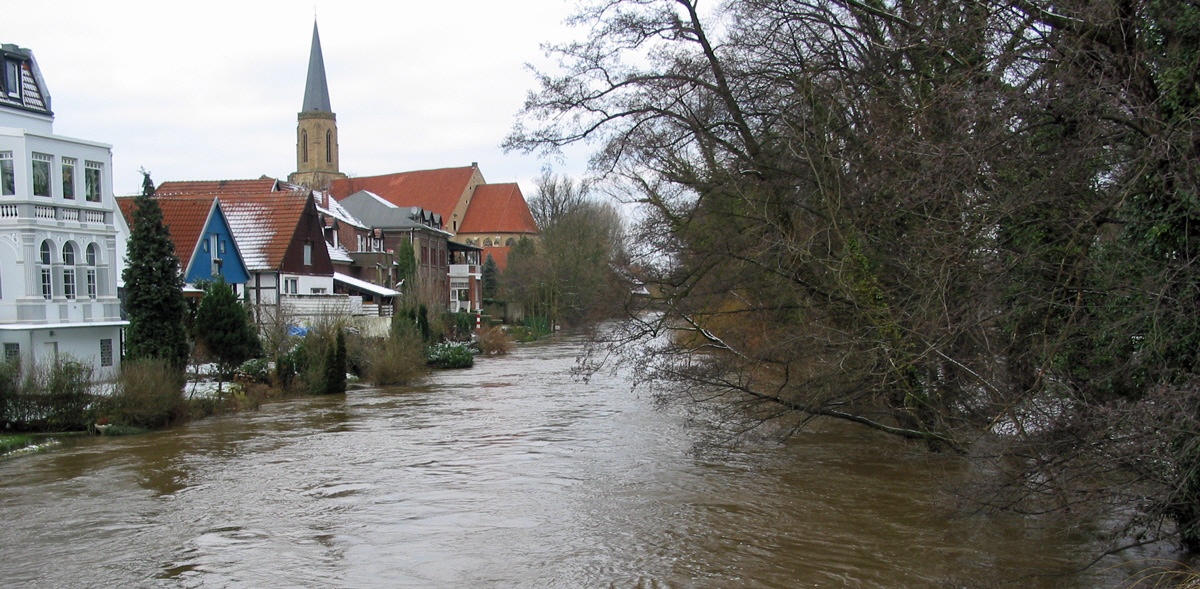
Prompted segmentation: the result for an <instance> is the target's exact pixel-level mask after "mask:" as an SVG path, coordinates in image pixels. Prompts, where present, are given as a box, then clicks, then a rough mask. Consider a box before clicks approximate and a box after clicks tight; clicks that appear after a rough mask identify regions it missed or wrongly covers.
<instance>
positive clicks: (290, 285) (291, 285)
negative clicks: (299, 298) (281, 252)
mask: <svg viewBox="0 0 1200 589" xmlns="http://www.w3.org/2000/svg"><path fill="white" fill-rule="evenodd" d="M299 292H300V279H299V278H285V279H284V280H283V293H284V294H298V293H299Z"/></svg>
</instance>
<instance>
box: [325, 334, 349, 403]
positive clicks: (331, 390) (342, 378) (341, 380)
mask: <svg viewBox="0 0 1200 589" xmlns="http://www.w3.org/2000/svg"><path fill="white" fill-rule="evenodd" d="M344 392H346V338H345V336H343V335H342V332H341V331H340V330H339V331H338V334H337V343H336V344H335V345H334V346H333V347H332V348H330V349H329V351H328V352H327V353H326V356H325V393H326V394H330V395H333V394H339V393H344Z"/></svg>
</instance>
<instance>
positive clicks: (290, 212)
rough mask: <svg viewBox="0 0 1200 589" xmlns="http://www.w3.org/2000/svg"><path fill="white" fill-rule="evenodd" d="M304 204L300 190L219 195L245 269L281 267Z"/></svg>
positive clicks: (305, 200)
mask: <svg viewBox="0 0 1200 589" xmlns="http://www.w3.org/2000/svg"><path fill="white" fill-rule="evenodd" d="M307 202H308V192H307V191H303V190H296V191H289V192H267V193H262V194H231V195H223V196H221V208H222V209H224V211H225V218H226V219H228V220H229V228H230V230H232V231H233V235H234V236H235V237H236V238H237V242H238V247H240V248H241V250H242V258H243V259H244V260H245V262H246V268H248V269H250V270H268V269H276V268H279V267H281V266H282V265H283V256H284V254H286V253H287V249H288V246H289V245H290V244H291V241H292V236H293V235H295V233H296V227H297V226H299V224H300V217H301V216H302V215H303V214H304V207H305V204H306V203H307Z"/></svg>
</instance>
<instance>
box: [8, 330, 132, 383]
mask: <svg viewBox="0 0 1200 589" xmlns="http://www.w3.org/2000/svg"><path fill="white" fill-rule="evenodd" d="M123 325H124V322H115V323H114V324H107V325H91V326H89V325H86V324H83V325H61V324H59V325H44V326H38V327H24V326H22V327H21V328H17V327H16V326H11V325H5V326H0V354H11V353H13V352H16V353H18V354H19V355H20V358H21V364H22V366H25V367H27V368H37V367H40V366H44V365H46V364H52V363H53V362H54V361H55V359H65V358H68V357H69V358H72V359H74V360H77V361H79V362H82V363H84V364H85V365H88V366H91V367H92V370H93V376H94V377H95V378H97V379H99V380H107V379H110V378H113V377H115V376H116V373H117V369H118V367H119V366H120V363H121V327H122V326H123ZM104 340H107V346H108V355H102V353H101V345H102V344H101V342H102V341H104ZM13 346H16V348H15V349H14V348H13Z"/></svg>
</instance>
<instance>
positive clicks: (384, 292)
mask: <svg viewBox="0 0 1200 589" xmlns="http://www.w3.org/2000/svg"><path fill="white" fill-rule="evenodd" d="M333 280H334V282H340V283H342V284H345V285H346V286H349V287H351V288H354V289H356V290H361V291H364V292H369V293H371V294H375V295H379V296H381V297H398V296H400V292H399V291H396V290H392V289H390V288H387V287H385V286H379V285H378V284H372V283H370V282H367V281H365V280H359V279H357V278H355V277H353V276H347V275H345V274H342V273H341V272H334V273H333Z"/></svg>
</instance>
